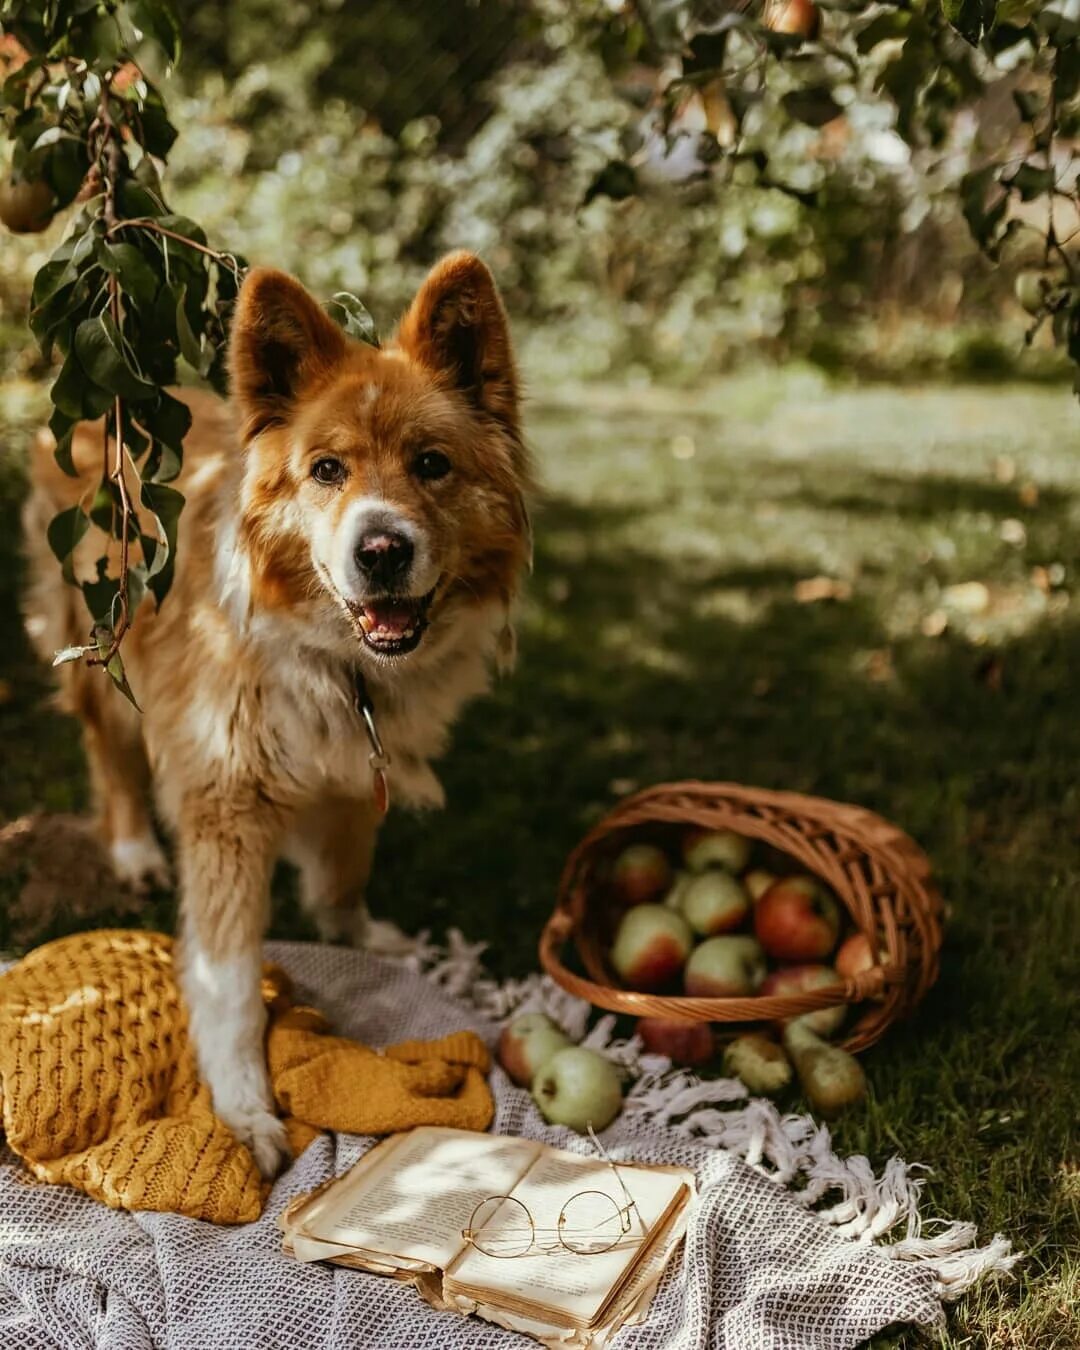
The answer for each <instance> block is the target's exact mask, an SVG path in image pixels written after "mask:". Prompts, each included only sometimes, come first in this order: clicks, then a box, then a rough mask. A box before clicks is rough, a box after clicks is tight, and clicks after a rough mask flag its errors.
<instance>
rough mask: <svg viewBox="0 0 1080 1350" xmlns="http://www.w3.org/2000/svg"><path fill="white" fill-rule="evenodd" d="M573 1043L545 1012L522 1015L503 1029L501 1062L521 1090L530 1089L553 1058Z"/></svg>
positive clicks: (500, 1048)
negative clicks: (540, 1071)
mask: <svg viewBox="0 0 1080 1350" xmlns="http://www.w3.org/2000/svg"><path fill="white" fill-rule="evenodd" d="M571 1043H572V1042H571V1040H570V1037H569V1036H568V1035H567V1034H566V1032H565V1031H563V1030H562V1028H561V1027H557V1026H556V1025H555V1023H554V1022H553V1021H552V1020H551V1018H550V1017H548V1016H547V1015H546V1014H545V1013H541V1012H531V1013H522V1014H521V1016H520V1017H515V1018H514V1020H513V1021H512V1022H510V1023H508V1024H507V1025H506V1026H505V1027H503V1029H502V1034H501V1035H500V1037H499V1050H498V1056H499V1063H500V1064H501V1065H502V1066H503V1068H504V1069H505V1070H506V1072H507V1073H508V1074H509V1075H510V1077H511V1078H512V1079H513V1080H514V1082H515V1083H517V1085H518V1086H519V1087H528V1086H529V1084H530V1083H531V1082H532V1080H533V1079H534V1078H535V1077H536V1075H537V1073H538V1072H539V1070H540V1069H542V1068H543V1066H544V1065H545V1064H546V1063H547V1062H548V1060H549V1059H550V1058H551V1057H552V1055H554V1054H556V1053H557V1052H558V1051H559V1050H565V1049H566V1047H567V1046H568V1045H570V1044H571Z"/></svg>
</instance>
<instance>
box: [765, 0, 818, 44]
mask: <svg viewBox="0 0 1080 1350" xmlns="http://www.w3.org/2000/svg"><path fill="white" fill-rule="evenodd" d="M765 27H766V28H771V29H772V31H773V32H774V33H790V34H791V35H792V36H793V37H801V38H810V39H811V41H812V40H813V39H814V38H816V37H817V35H818V34H819V33H820V32H821V11H820V10H819V9H818V7H817V5H815V4H814V3H813V0H772V3H771V4H770V5H769V6H768V8H767V9H766V11H765Z"/></svg>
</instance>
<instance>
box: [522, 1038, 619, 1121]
mask: <svg viewBox="0 0 1080 1350" xmlns="http://www.w3.org/2000/svg"><path fill="white" fill-rule="evenodd" d="M532 1095H533V1100H534V1101H535V1102H536V1104H537V1106H538V1107H539V1108H540V1110H541V1112H542V1113H543V1117H544V1119H545V1120H546V1121H547V1122H548V1123H549V1124H551V1125H568V1126H569V1127H570V1129H572V1130H577V1131H579V1132H580V1133H582V1134H583V1133H584V1132H585V1130H586V1129H588V1128H589V1126H592V1128H593V1129H594V1130H605V1129H607V1127H608V1126H609V1125H610V1124H611V1122H612V1121H613V1120H614V1119H615V1117H616V1116H617V1115H618V1114H619V1111H620V1109H621V1108H622V1079H621V1078H620V1077H619V1071H618V1070H617V1069H616V1068H615V1065H614V1064H612V1062H611V1061H610V1060H609V1059H605V1058H604V1056H603V1055H601V1054H600V1053H599V1052H598V1051H596V1050H589V1049H587V1048H586V1047H585V1046H583V1045H571V1046H569V1047H568V1048H567V1049H565V1050H559V1051H558V1052H557V1053H556V1054H555V1055H553V1056H552V1058H551V1059H549V1060H548V1062H547V1063H546V1064H545V1065H544V1067H543V1068H542V1069H541V1070H540V1072H539V1073H538V1074H537V1075H536V1078H535V1079H534V1081H533V1088H532Z"/></svg>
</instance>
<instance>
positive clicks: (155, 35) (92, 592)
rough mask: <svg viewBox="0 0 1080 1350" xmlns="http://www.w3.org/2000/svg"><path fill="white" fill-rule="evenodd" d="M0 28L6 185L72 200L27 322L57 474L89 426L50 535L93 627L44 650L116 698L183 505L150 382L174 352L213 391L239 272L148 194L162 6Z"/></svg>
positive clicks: (161, 130) (107, 8)
mask: <svg viewBox="0 0 1080 1350" xmlns="http://www.w3.org/2000/svg"><path fill="white" fill-rule="evenodd" d="M0 18H2V20H3V24H4V28H5V31H6V32H7V33H9V34H11V35H13V36H14V37H15V38H16V39H17V40H18V42H19V44H20V45H21V48H22V52H23V53H25V59H22V54H20V60H21V64H17V65H16V68H15V69H14V70H13V71H12V73H10V74H9V75H8V77H7V79H6V81H5V84H4V89H3V99H4V122H5V127H6V130H7V133H8V136H9V137H10V139H11V142H12V145H13V156H12V162H11V183H12V184H13V185H17V184H19V183H21V182H33V181H35V180H37V179H43V180H44V181H45V182H46V183H47V184H48V185H49V187H50V188H51V189H52V192H53V194H54V200H53V206H54V208H56V209H59V208H60V207H63V206H66V205H68V204H70V203H71V202H73V201H77V202H78V204H79V211H78V214H77V216H76V218H75V220H74V221H73V223H72V226H71V229H70V230H69V232H68V235H67V237H66V238H65V240H64V242H63V243H62V244H61V245H60V247H59V248H58V249H57V250H56V252H55V253H54V254H53V256H52V258H51V260H50V261H49V262H48V263H46V264H45V266H44V267H42V268H41V269H40V271H39V272H38V274H37V277H36V278H35V281H34V290H33V295H32V300H31V312H30V326H31V328H32V330H33V332H34V335H35V336H36V338H37V339H38V342H39V344H40V346H41V349H42V352H43V354H44V355H45V357H46V358H48V357H50V356H51V354H52V352H53V350H54V349H56V350H57V351H58V353H59V355H60V357H61V358H62V360H61V364H60V366H59V370H58V371H57V372H56V375H55V378H54V380H53V384H52V391H51V397H52V403H53V413H52V417H51V418H50V422H49V426H50V430H51V431H52V432H53V434H54V436H55V437H56V442H57V451H56V455H57V460H58V462H59V464H60V466H61V468H62V469H64V471H65V472H66V473H69V474H72V475H74V474H75V473H76V468H75V465H74V463H73V461H72V436H73V433H74V430H75V428H76V426H77V424H78V423H79V422H80V421H83V420H86V419H97V418H102V419H103V421H102V426H103V445H102V472H101V480H100V484H99V486H98V488H97V490H96V492H95V493H94V495H93V497H92V498H91V499H90V500H85V499H84V500H83V501H81V502H79V503H78V504H77V505H75V506H73V507H71V508H69V509H68V510H66V511H64V512H62V513H61V514H60V515H59V516H57V517H56V518H55V519H54V520H53V521H52V523H51V525H50V526H49V543H50V545H51V546H52V549H53V551H54V552H55V554H56V556H57V558H58V559H59V561H60V563H61V565H62V568H63V573H64V578H65V580H66V581H68V582H70V583H72V584H79V585H80V587H81V589H82V592H83V595H84V597H85V599H86V604H87V608H88V609H89V611H90V615H91V617H92V620H93V626H92V629H91V636H90V641H89V643H88V644H87V645H86V646H84V647H76V648H71V649H68V650H67V651H65V652H64V653H62V654H60V655H61V657H62V659H77V658H79V657H82V656H87V657H89V659H90V661H91V663H92V664H99V665H102V666H104V667H105V669H106V671H107V672H108V673H109V674H110V675H111V676H112V678H113V679H114V681H115V682H116V683H117V685H118V686H119V687H120V688H121V689H122V690H123V691H124V692H125V694H127V695H128V697H131V696H132V695H131V691H130V689H129V688H128V685H127V681H126V677H125V675H124V670H123V663H122V660H121V657H120V652H119V647H120V643H121V640H122V638H123V636H124V634H125V632H126V631H127V629H128V627H129V625H130V623H131V621H132V618H133V616H134V613H135V610H136V609H137V607H138V605H139V603H140V602H141V600H142V599H143V597H144V595H145V594H146V593H147V592H149V593H150V594H151V595H152V596H153V597H154V599H155V600H156V601H157V603H159V604H160V603H161V601H162V600H163V599H164V597H165V595H166V593H167V591H168V589H169V584H170V581H171V579H172V573H173V567H174V563H175V551H176V532H177V523H178V521H179V517H180V512H181V510H182V507H183V498H182V497H181V495H180V493H179V492H178V491H177V490H176V489H175V488H172V487H170V486H169V484H170V482H171V480H172V479H174V478H175V477H176V475H177V473H178V472H179V470H180V466H181V456H182V448H183V439H184V435H185V433H186V432H187V429H188V425H189V423H190V416H189V414H188V411H187V409H186V407H185V406H184V404H182V403H181V402H180V401H179V400H177V399H175V398H174V397H172V395H170V394H169V393H168V392H166V386H168V385H172V384H174V383H175V382H176V377H177V362H178V360H179V359H180V358H181V357H182V358H183V360H184V361H185V362H187V363H188V365H190V366H191V367H192V368H193V369H194V370H195V372H196V373H197V374H198V375H199V376H201V377H203V378H206V379H209V380H210V381H211V383H213V384H214V385H215V386H216V387H219V388H223V386H224V365H223V358H224V348H225V332H226V317H227V313H228V307H229V304H230V302H231V301H232V299H233V298H234V296H235V294H236V289H237V275H238V271H239V266H240V264H239V262H238V261H237V259H235V258H233V257H230V256H228V255H223V254H219V253H216V252H214V251H213V250H211V249H210V248H208V246H207V242H206V237H205V235H204V234H203V231H202V230H201V229H200V228H199V226H198V225H196V224H195V223H194V222H193V221H191V220H188V219H186V218H185V217H183V216H178V215H175V214H173V213H172V212H171V211H170V210H169V208H168V206H167V204H166V202H165V199H164V196H163V194H162V189H161V182H160V178H159V174H158V168H157V165H158V163H160V162H161V161H162V160H164V158H165V156H166V155H167V154H168V152H169V150H170V149H171V147H172V144H173V141H174V140H175V137H176V132H175V130H174V128H173V127H172V125H171V123H170V122H169V120H168V117H167V116H166V113H165V109H164V104H163V101H162V99H161V95H160V93H159V91H158V89H157V87H156V86H155V85H154V84H153V83H152V82H151V81H150V80H149V79H148V78H147V76H146V74H145V73H144V71H143V69H142V67H141V66H140V65H139V64H138V63H137V61H136V55H137V54H138V53H139V52H140V51H141V50H143V49H144V48H145V47H146V45H147V44H149V43H153V44H154V45H156V46H157V47H158V48H159V49H160V51H161V53H162V54H163V55H164V57H165V59H166V61H168V62H172V61H174V60H175V59H176V57H177V55H178V53H179V48H180V38H179V33H178V30H177V27H176V23H175V20H174V18H173V16H172V13H171V11H170V10H169V9H168V7H167V6H166V5H164V4H162V3H160V2H159V0H130V3H126V4H112V3H109V4H88V3H85V0H70V2H69V3H59V4H52V3H49V4H42V3H36V2H35V0H29V2H28V0H4V3H3V5H2V7H0ZM91 526H96V527H97V528H98V529H99V530H101V531H102V532H103V533H104V535H105V538H106V541H107V544H106V548H105V552H104V555H103V556H102V557H101V558H100V559H99V560H98V562H97V566H96V576H95V577H94V578H93V580H90V581H87V580H82V581H77V579H76V576H75V573H74V570H73V553H74V550H75V548H76V547H77V545H78V544H79V543H80V541H81V540H82V539H83V537H84V536H85V535H86V533H87V531H89V530H90V528H91ZM113 553H118V554H119V557H118V559H114V558H113V557H112V554H113Z"/></svg>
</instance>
